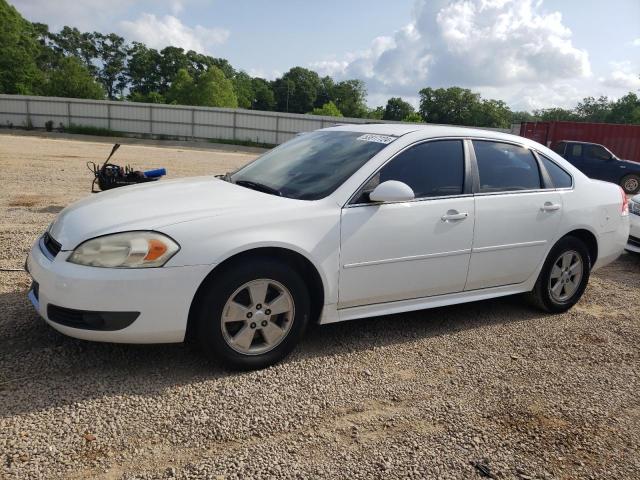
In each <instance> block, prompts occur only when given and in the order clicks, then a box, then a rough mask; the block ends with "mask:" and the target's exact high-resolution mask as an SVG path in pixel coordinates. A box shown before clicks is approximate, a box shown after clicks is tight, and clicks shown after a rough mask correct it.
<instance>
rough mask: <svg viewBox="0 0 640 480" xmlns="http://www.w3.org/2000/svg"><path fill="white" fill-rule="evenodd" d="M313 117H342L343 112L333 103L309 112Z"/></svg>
mask: <svg viewBox="0 0 640 480" xmlns="http://www.w3.org/2000/svg"><path fill="white" fill-rule="evenodd" d="M309 113H310V114H311V115H324V116H326V117H342V112H340V109H339V108H338V107H336V104H335V103H333V102H327V103H325V104H324V105H323V106H322V107H316V108H314V109H313V110H311V111H310V112H309Z"/></svg>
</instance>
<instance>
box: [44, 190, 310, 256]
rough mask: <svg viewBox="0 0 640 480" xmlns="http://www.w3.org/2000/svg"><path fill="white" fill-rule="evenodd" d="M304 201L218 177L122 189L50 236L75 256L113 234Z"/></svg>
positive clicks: (63, 221)
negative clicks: (77, 250) (84, 245)
mask: <svg viewBox="0 0 640 480" xmlns="http://www.w3.org/2000/svg"><path fill="white" fill-rule="evenodd" d="M299 202H300V201H299V200H292V199H288V198H283V197H278V196H275V195H269V194H266V193H263V192H258V191H256V190H250V189H248V188H244V187H241V186H239V185H235V184H232V183H229V182H225V181H222V180H219V179H217V178H215V177H194V178H184V179H178V180H162V181H159V182H157V183H156V182H153V183H147V184H142V185H134V186H128V187H121V188H116V189H113V190H109V191H106V192H101V193H98V194H96V195H92V196H90V197H87V198H85V199H83V200H80V201H78V202H76V203H73V204H71V205H69V206H68V207H67V208H65V209H64V210H62V212H60V214H59V215H58V217H57V218H56V220H55V221H54V222H53V223H52V224H51V227H50V229H49V233H50V235H51V236H52V237H53V238H54V239H55V240H56V241H58V242H59V243H60V244H61V245H62V249H63V250H72V249H74V248H75V247H76V246H78V244H79V243H81V242H83V241H85V240H88V239H90V238H93V237H97V236H100V235H105V234H108V233H115V232H123V231H128V230H154V229H158V228H161V227H162V226H167V225H172V224H175V223H181V222H188V221H191V220H195V219H199V218H204V217H213V216H218V215H223V214H233V213H238V212H239V211H252V210H255V209H260V210H262V211H264V210H266V209H270V208H281V207H282V206H283V205H285V204H288V203H289V204H290V203H296V204H297V203H299Z"/></svg>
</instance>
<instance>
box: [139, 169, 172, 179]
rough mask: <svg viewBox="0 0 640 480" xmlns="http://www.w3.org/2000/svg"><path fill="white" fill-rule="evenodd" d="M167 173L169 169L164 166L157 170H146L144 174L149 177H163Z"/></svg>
mask: <svg viewBox="0 0 640 480" xmlns="http://www.w3.org/2000/svg"><path fill="white" fill-rule="evenodd" d="M166 174H167V170H166V169H164V168H156V169H155V170H147V171H146V172H144V176H145V177H147V178H155V177H162V176H164V175H166Z"/></svg>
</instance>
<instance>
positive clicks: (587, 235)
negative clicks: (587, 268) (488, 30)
mask: <svg viewBox="0 0 640 480" xmlns="http://www.w3.org/2000/svg"><path fill="white" fill-rule="evenodd" d="M565 236H566V237H569V236H571V237H576V238H577V239H579V240H582V242H583V243H584V244H585V245H586V246H587V250H588V251H589V260H590V261H591V268H593V266H594V265H595V263H596V261H597V260H598V240H597V239H596V236H595V235H594V234H593V233H591V232H590V231H589V230H584V229H580V230H573V231H572V232H569V233H567V234H566V235H565Z"/></svg>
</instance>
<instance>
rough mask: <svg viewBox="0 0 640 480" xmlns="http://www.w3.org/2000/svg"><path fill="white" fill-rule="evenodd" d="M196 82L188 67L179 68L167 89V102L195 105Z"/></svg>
mask: <svg viewBox="0 0 640 480" xmlns="http://www.w3.org/2000/svg"><path fill="white" fill-rule="evenodd" d="M194 90H195V83H194V81H193V78H192V77H191V75H189V72H188V71H187V69H186V68H181V69H180V70H178V72H177V73H176V75H175V76H174V79H173V82H172V83H171V87H170V88H169V90H168V91H167V94H166V99H167V103H171V104H177V105H195V103H194V102H195V93H194Z"/></svg>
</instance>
